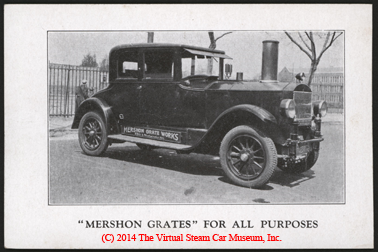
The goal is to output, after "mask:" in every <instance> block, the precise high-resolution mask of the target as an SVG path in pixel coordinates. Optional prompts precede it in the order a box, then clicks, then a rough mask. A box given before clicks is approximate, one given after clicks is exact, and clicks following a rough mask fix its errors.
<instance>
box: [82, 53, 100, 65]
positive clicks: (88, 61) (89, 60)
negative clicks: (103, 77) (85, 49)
mask: <svg viewBox="0 0 378 252" xmlns="http://www.w3.org/2000/svg"><path fill="white" fill-rule="evenodd" d="M81 66H83V67H98V64H97V61H96V54H93V55H91V54H90V53H88V54H87V55H84V58H83V59H82V61H81Z"/></svg>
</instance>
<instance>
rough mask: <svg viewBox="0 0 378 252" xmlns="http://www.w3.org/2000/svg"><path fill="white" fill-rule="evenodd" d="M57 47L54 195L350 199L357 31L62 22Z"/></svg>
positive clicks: (51, 36)
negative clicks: (349, 105) (349, 134)
mask: <svg viewBox="0 0 378 252" xmlns="http://www.w3.org/2000/svg"><path fill="white" fill-rule="evenodd" d="M48 60H49V65H48V67H49V69H48V70H49V71H48V85H49V92H48V95H49V97H48V100H49V120H50V127H49V140H50V142H49V143H50V153H49V154H50V156H49V160H50V167H49V203H50V204H52V205H54V204H67V205H70V204H108V203H111V204H160V203H163V204H179V203H184V204H311V203H344V202H345V172H344V169H345V166H344V165H345V161H344V148H345V146H344V123H343V122H344V102H343V101H344V99H343V98H344V31H334V30H329V31H312V30H308V31H307V30H304V31H239V30H231V31H148V32H147V31H91V32H88V31H64V32H62V31H49V32H48ZM152 188H153V189H152ZM151 189H152V190H151ZM115 192H117V193H115Z"/></svg>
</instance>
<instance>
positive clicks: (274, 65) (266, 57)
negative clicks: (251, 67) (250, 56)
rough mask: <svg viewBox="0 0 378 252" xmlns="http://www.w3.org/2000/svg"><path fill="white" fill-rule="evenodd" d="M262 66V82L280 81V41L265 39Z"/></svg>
mask: <svg viewBox="0 0 378 252" xmlns="http://www.w3.org/2000/svg"><path fill="white" fill-rule="evenodd" d="M262 43H263V55H262V68H261V82H278V80H277V72H278V43H279V42H278V41H276V40H264V41H263V42H262Z"/></svg>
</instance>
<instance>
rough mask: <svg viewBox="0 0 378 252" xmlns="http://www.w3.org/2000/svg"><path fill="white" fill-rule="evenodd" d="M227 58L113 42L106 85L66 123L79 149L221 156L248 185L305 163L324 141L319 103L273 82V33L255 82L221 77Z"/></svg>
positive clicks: (299, 87) (307, 92)
mask: <svg viewBox="0 0 378 252" xmlns="http://www.w3.org/2000/svg"><path fill="white" fill-rule="evenodd" d="M214 59H216V61H214ZM225 59H230V57H229V56H227V55H226V54H225V52H223V51H220V50H211V49H207V48H200V47H193V46H186V45H174V44H134V45H122V46H117V47H115V48H113V49H112V50H111V51H110V54H109V86H108V87H107V88H106V89H104V90H101V91H99V92H98V93H96V94H95V95H93V96H92V97H91V98H89V99H87V100H85V101H84V102H83V103H82V104H81V105H80V107H79V109H78V111H77V112H76V114H75V118H74V122H73V125H72V128H74V129H75V128H79V142H80V145H81V147H82V149H83V151H84V152H85V153H86V154H88V155H100V154H102V153H103V152H104V151H106V149H107V147H108V145H110V144H112V143H120V142H125V141H128V142H133V143H136V144H137V145H138V146H139V147H141V148H142V149H152V148H169V149H174V150H176V151H177V152H178V153H190V152H196V153H203V154H210V155H219V156H220V161H221V164H222V168H223V170H224V171H225V173H226V175H227V176H228V177H229V178H230V179H231V180H232V181H233V182H234V183H236V184H238V185H242V186H247V187H253V188H258V187H261V186H263V185H265V184H266V183H267V182H268V181H269V178H270V177H271V175H272V173H273V171H274V169H275V167H276V166H278V167H279V168H281V169H282V170H284V171H288V172H303V171H306V170H308V169H310V168H311V167H312V166H313V165H314V164H315V162H316V160H317V158H318V155H319V143H320V142H321V141H322V140H323V138H322V136H321V132H320V128H321V117H322V116H325V114H326V112H327V106H326V103H325V102H324V101H316V102H315V101H314V102H313V101H312V100H311V89H310V88H309V87H308V86H307V85H304V84H297V83H287V82H278V81H277V62H278V42H277V41H264V42H263V64H262V78H261V81H257V82H248V81H243V80H241V79H238V80H229V79H225V73H224V70H225V64H224V60H225ZM210 61H212V62H213V63H210ZM199 62H202V65H199ZM214 62H215V63H216V64H218V66H217V67H212V66H213V64H214ZM228 67H229V66H228ZM209 68H210V69H211V68H213V69H212V70H210V71H209ZM213 71H216V72H217V74H216V75H212V74H211V73H212V72H213Z"/></svg>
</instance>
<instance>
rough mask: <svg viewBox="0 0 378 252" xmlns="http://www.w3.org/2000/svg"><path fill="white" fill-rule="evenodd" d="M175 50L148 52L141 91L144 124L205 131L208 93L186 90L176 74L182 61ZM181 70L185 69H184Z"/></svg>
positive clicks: (141, 116) (141, 111)
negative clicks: (206, 97) (178, 62)
mask: <svg viewBox="0 0 378 252" xmlns="http://www.w3.org/2000/svg"><path fill="white" fill-rule="evenodd" d="M175 57H177V55H176V54H175V53H174V51H172V50H164V49H160V50H159V49H155V50H150V51H148V50H147V51H145V54H144V63H145V65H144V66H145V68H146V69H145V74H144V79H143V83H142V87H141V91H140V111H139V119H140V123H141V124H142V125H146V126H161V127H172V128H174V127H180V128H204V126H205V114H206V112H205V111H206V108H205V92H203V91H202V92H201V91H193V90H192V89H190V88H189V89H186V88H184V86H182V85H181V84H180V81H178V80H176V78H175V76H174V72H175V71H177V70H176V69H175V68H177V67H179V66H178V65H179V64H176V63H177V61H178V60H180V59H179V58H175ZM180 71H181V69H180Z"/></svg>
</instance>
